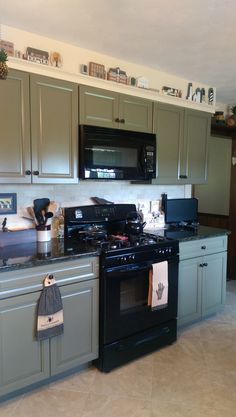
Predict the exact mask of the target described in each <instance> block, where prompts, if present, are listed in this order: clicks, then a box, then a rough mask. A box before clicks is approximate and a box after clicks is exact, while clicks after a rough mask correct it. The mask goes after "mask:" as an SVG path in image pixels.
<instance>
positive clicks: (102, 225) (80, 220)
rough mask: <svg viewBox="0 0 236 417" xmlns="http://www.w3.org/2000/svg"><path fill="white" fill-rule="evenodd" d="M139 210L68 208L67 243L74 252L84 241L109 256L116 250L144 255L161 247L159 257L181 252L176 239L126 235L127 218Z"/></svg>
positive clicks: (124, 206)
mask: <svg viewBox="0 0 236 417" xmlns="http://www.w3.org/2000/svg"><path fill="white" fill-rule="evenodd" d="M135 210H136V207H135V205H134V204H111V205H94V206H80V207H70V208H65V241H66V244H67V247H68V248H70V247H71V249H73V248H74V247H76V245H78V243H81V242H84V243H85V244H86V245H91V246H92V247H95V248H97V249H100V251H101V252H104V253H106V254H107V255H108V254H109V253H110V252H112V251H116V253H117V254H118V253H121V254H122V253H123V252H124V251H127V250H128V251H131V250H133V251H134V252H137V253H139V252H142V251H143V250H146V249H147V247H149V246H150V247H153V249H154V247H155V248H156V247H158V249H159V250H158V253H159V254H160V255H163V254H165V255H169V254H175V255H176V254H177V253H178V245H177V243H176V242H175V240H174V239H172V238H171V239H169V238H168V237H166V236H158V235H156V234H152V233H145V232H142V233H137V234H132V233H126V232H125V224H126V218H127V216H128V214H129V213H130V212H133V211H135Z"/></svg>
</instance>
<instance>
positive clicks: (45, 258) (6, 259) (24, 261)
mask: <svg viewBox="0 0 236 417" xmlns="http://www.w3.org/2000/svg"><path fill="white" fill-rule="evenodd" d="M145 232H148V233H154V234H158V235H160V236H164V237H167V238H169V239H177V240H179V242H185V241H188V240H189V241H190V240H196V239H205V238H209V237H216V236H222V235H228V234H230V231H229V230H225V229H216V228H213V227H207V226H198V227H197V228H195V229H190V228H186V227H185V228H162V229H160V228H159V229H153V228H148V229H147V228H145ZM99 253H100V251H99V249H97V248H95V247H93V246H92V245H90V244H89V243H85V242H81V243H80V242H77V243H76V248H71V247H70V246H67V245H66V244H65V242H64V240H63V239H51V241H50V242H28V243H22V244H17V245H11V246H5V247H0V273H1V272H5V271H11V270H17V269H22V268H29V267H34V266H40V265H46V264H50V263H55V262H59V261H63V260H69V259H76V258H79V257H81V256H83V257H84V256H98V255H99Z"/></svg>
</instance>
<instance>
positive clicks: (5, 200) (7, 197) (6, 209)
mask: <svg viewBox="0 0 236 417" xmlns="http://www.w3.org/2000/svg"><path fill="white" fill-rule="evenodd" d="M16 201H17V200H16V193H0V216H1V215H5V214H16V213H17V204H16Z"/></svg>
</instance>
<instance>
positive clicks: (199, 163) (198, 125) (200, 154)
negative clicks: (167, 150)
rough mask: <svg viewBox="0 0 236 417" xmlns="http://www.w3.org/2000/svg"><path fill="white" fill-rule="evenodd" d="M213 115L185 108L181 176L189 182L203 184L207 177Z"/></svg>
mask: <svg viewBox="0 0 236 417" xmlns="http://www.w3.org/2000/svg"><path fill="white" fill-rule="evenodd" d="M210 123H211V115H210V114H209V113H204V112H201V111H197V110H189V109H186V110H185V121H184V146H183V148H182V152H181V156H180V161H181V168H180V177H179V178H181V176H183V178H184V181H185V183H187V184H201V183H204V182H206V179H207V150H208V139H209V136H210Z"/></svg>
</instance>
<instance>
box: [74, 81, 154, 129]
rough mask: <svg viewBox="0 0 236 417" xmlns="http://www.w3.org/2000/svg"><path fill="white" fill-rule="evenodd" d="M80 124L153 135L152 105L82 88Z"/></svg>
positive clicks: (131, 97) (80, 94)
mask: <svg viewBox="0 0 236 417" xmlns="http://www.w3.org/2000/svg"><path fill="white" fill-rule="evenodd" d="M79 97H80V98H79V112H80V124H87V125H94V126H102V127H112V128H118V129H125V130H133V131H137V132H152V101H150V100H145V99H142V98H139V97H134V96H128V95H126V94H119V93H115V92H113V91H108V90H102V89H100V88H93V87H88V86H86V85H81V86H80V87H79Z"/></svg>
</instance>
